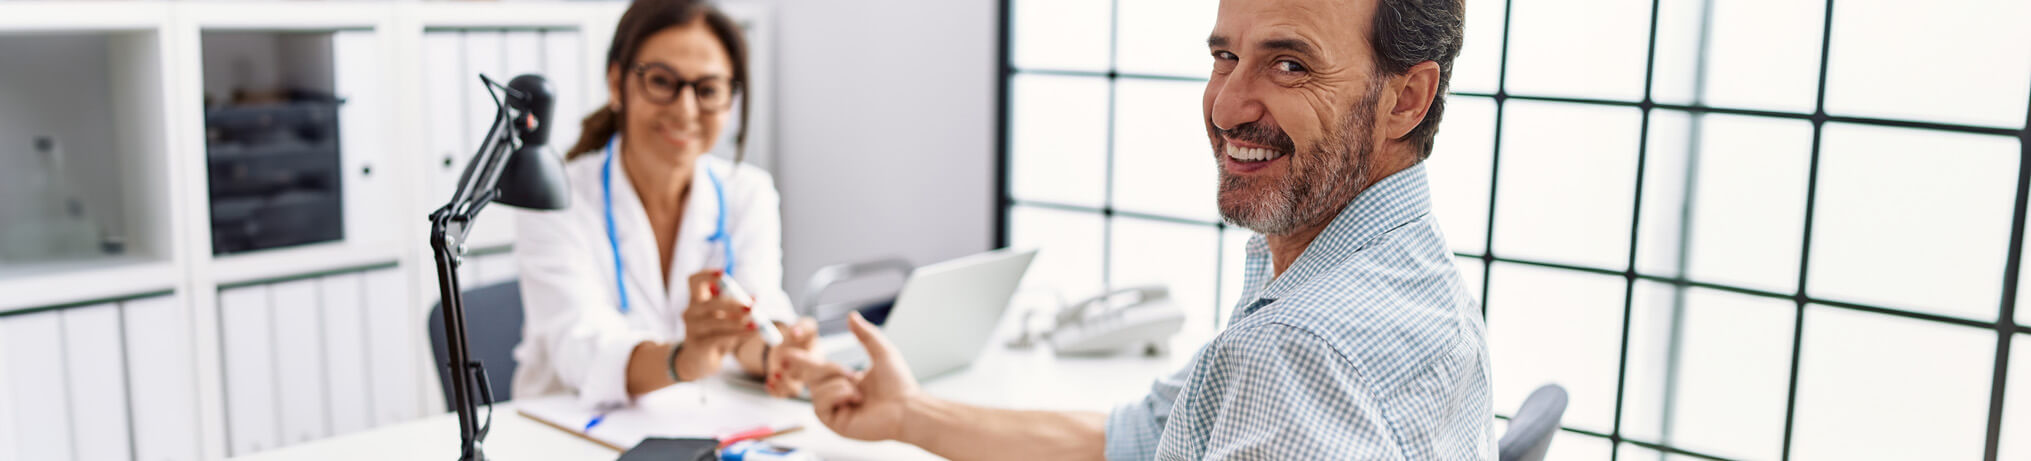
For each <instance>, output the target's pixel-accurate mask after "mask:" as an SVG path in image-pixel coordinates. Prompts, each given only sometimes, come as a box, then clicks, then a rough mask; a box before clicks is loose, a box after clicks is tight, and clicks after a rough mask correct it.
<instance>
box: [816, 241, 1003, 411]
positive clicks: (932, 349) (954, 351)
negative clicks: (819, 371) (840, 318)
mask: <svg viewBox="0 0 2031 461" xmlns="http://www.w3.org/2000/svg"><path fill="white" fill-rule="evenodd" d="M1036 255H1037V250H1034V249H1027V250H1011V249H1001V250H995V251H990V252H986V253H981V254H976V255H972V256H967V257H963V258H959V259H954V260H950V261H945V262H941V263H937V264H932V265H929V266H924V267H919V268H917V269H916V270H915V271H911V272H910V278H909V280H907V281H905V282H903V290H902V291H901V292H899V293H897V295H896V304H895V307H893V308H890V310H889V314H888V320H887V321H885V322H883V325H882V326H881V330H882V334H883V336H887V337H888V339H889V342H890V343H892V344H894V345H895V347H896V349H897V350H900V351H902V354H903V360H904V361H906V362H909V365H910V374H912V375H915V376H916V377H917V380H918V381H920V382H921V381H927V380H930V379H931V378H935V377H939V376H943V375H945V374H948V373H951V372H953V371H958V370H960V369H964V368H966V366H967V365H969V364H972V363H973V359H974V358H975V357H979V356H980V353H981V352H982V351H985V350H987V345H988V343H989V342H991V341H992V339H993V337H994V329H995V326H996V325H998V324H999V323H1001V317H1002V313H1003V312H1004V311H1006V310H1007V309H1008V303H1009V299H1010V297H1012V296H1014V295H1015V291H1016V285H1017V284H1018V283H1020V282H1022V278H1023V273H1024V272H1026V271H1028V270H1029V267H1030V260H1031V259H1034V258H1035V257H1036ZM840 336H843V338H839V339H837V340H831V339H830V338H828V339H826V340H821V341H820V342H821V343H822V345H821V346H820V347H821V348H822V349H823V350H824V351H825V357H826V358H827V359H830V360H832V361H833V362H836V363H839V364H841V365H845V366H846V367H847V368H852V369H866V368H867V367H868V365H869V361H868V356H867V350H866V349H863V348H861V346H860V342H859V341H858V340H856V339H854V337H853V334H851V333H847V334H844V335H840Z"/></svg>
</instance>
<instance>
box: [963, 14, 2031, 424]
mask: <svg viewBox="0 0 2031 461" xmlns="http://www.w3.org/2000/svg"><path fill="white" fill-rule="evenodd" d="M1215 3H1216V2H1213V1H1210V0H1194V1H1189V2H1183V3H1179V2H1164V1H1157V0H1113V1H1102V2H1095V1H1080V0H1005V1H1004V4H1005V7H1006V8H1005V11H1006V12H1008V13H1009V14H1008V16H1007V20H1008V21H1009V26H1008V28H1007V29H1006V32H1007V33H1008V35H1009V36H1008V37H1007V40H1006V47H1007V49H1006V50H1004V51H1005V53H1004V56H1008V58H1007V59H1005V60H1004V62H1003V66H1004V82H1003V89H1004V92H1005V94H1004V97H1005V100H1006V104H1007V105H1006V106H1005V107H1004V110H1005V111H1006V112H1005V123H1004V126H1003V135H1004V137H1005V139H1004V140H1003V141H1004V143H1003V145H1002V146H1001V148H1002V150H1001V152H1002V155H1004V156H1005V157H1004V159H1003V165H1004V170H1003V174H1004V175H1005V176H1004V183H1005V185H1006V187H1005V189H1004V192H1003V194H1002V197H1003V200H1002V204H1003V205H1002V206H1003V209H1002V216H1003V219H1004V220H1005V222H1004V226H1003V232H1005V235H1003V236H1001V238H1000V241H1001V242H1002V243H1017V244H1022V245H1035V246H1041V247H1043V248H1044V249H1045V253H1044V256H1042V257H1043V258H1045V259H1042V260H1040V261H1039V263H1038V264H1039V265H1040V266H1041V265H1050V266H1051V267H1052V268H1054V270H1052V271H1050V272H1051V274H1052V275H1051V276H1050V277H1033V278H1032V279H1031V282H1032V283H1039V284H1045V285H1047V286H1049V287H1050V288H1054V289H1058V290H1061V291H1064V292H1063V293H1062V294H1063V295H1064V297H1067V298H1070V297H1076V296H1083V295H1086V294H1090V293H1091V292H1097V291H1100V290H1103V289H1106V288H1119V287H1125V286H1129V285H1132V284H1137V283H1147V282H1157V283H1167V284H1170V285H1171V286H1172V287H1173V291H1174V297H1176V298H1177V299H1178V300H1179V301H1180V302H1183V303H1188V305H1189V306H1190V308H1191V309H1192V315H1193V316H1194V317H1193V318H1192V320H1191V323H1190V325H1192V326H1191V327H1190V329H1192V330H1193V331H1194V332H1195V333H1207V332H1210V331H1217V329H1218V328H1219V327H1220V326H1221V325H1222V324H1223V321H1224V320H1225V319H1224V318H1222V317H1223V316H1224V315H1226V312H1227V310H1228V309H1229V308H1231V307H1232V305H1233V304H1234V303H1235V302H1237V301H1238V298H1239V295H1240V291H1241V289H1242V287H1241V281H1240V280H1239V278H1240V277H1239V276H1240V274H1239V273H1240V271H1239V267H1240V264H1241V261H1240V259H1241V255H1242V254H1243V251H1242V248H1241V246H1242V245H1244V242H1245V241H1246V239H1247V237H1248V235H1249V233H1248V232H1247V231H1246V230H1245V229H1238V228H1231V227H1228V226H1226V225H1223V224H1221V223H1220V222H1219V217H1218V214H1217V212H1216V211H1217V210H1215V206H1214V204H1213V197H1214V193H1213V192H1214V186H1215V184H1214V179H1213V178H1214V177H1215V176H1216V172H1215V170H1214V169H1213V168H1209V165H1206V164H1204V163H1203V161H1202V160H1200V159H1202V158H1204V157H1206V156H1208V155H1209V154H1208V148H1207V147H1206V145H1205V141H1204V140H1205V134H1204V132H1203V130H1204V128H1203V124H1202V123H1201V122H1200V120H1199V119H1198V118H1197V115H1198V114H1199V113H1200V111H1199V110H1198V109H1199V107H1198V104H1199V100H1200V99H1199V96H1200V94H1201V90H1202V88H1203V85H1204V82H1205V77H1206V74H1207V71H1208V70H1209V69H1210V60H1209V58H1208V57H1206V56H1205V53H1204V50H1203V44H1202V40H1203V38H1204V36H1205V33H1206V31H1208V30H1210V28H1211V24H1212V21H1213V20H1214V18H1215V16H1216V11H1215V7H1216V5H1215ZM1467 5H1468V6H1467V8H1468V12H1467V15H1468V20H1467V24H1468V28H1467V31H1466V37H1465V40H1466V43H1465V47H1464V49H1463V51H1462V53H1461V55H1460V57H1459V58H1458V60H1457V61H1455V67H1454V71H1455V74H1454V76H1453V79H1452V90H1453V91H1454V93H1452V94H1451V95H1450V96H1448V109H1449V110H1447V111H1446V118H1445V120H1444V122H1443V123H1444V124H1443V125H1442V129H1441V130H1440V135H1439V141H1438V143H1437V147H1436V148H1437V151H1436V152H1435V153H1434V154H1433V156H1432V157H1431V159H1430V160H1428V161H1427V164H1428V166H1427V168H1428V171H1429V172H1430V175H1431V184H1432V187H1433V189H1434V190H1433V191H1432V196H1433V198H1434V203H1435V208H1436V209H1435V210H1434V214H1435V215H1436V216H1437V219H1438V221H1439V223H1440V225H1441V226H1442V227H1443V228H1444V229H1445V231H1446V234H1447V236H1448V238H1450V239H1451V240H1452V242H1451V244H1452V246H1453V250H1454V252H1455V255H1456V256H1457V257H1458V263H1459V267H1460V269H1461V271H1462V272H1463V274H1462V275H1463V276H1464V277H1465V278H1466V279H1467V280H1468V281H1469V283H1472V284H1473V286H1477V287H1479V288H1480V290H1481V291H1480V293H1479V294H1480V295H1481V297H1482V299H1484V300H1486V302H1485V303H1484V307H1485V309H1486V315H1487V317H1486V318H1487V321H1488V325H1489V344H1490V349H1491V355H1492V358H1493V360H1494V363H1493V364H1491V366H1492V367H1493V368H1494V371H1495V374H1494V375H1495V376H1494V379H1495V382H1494V392H1495V396H1494V397H1495V400H1494V401H1495V403H1496V407H1495V410H1496V413H1497V414H1496V415H1494V416H1495V417H1496V418H1498V419H1500V418H1503V417H1505V416H1506V415H1507V414H1508V413H1509V412H1511V411H1514V410H1515V407H1516V405H1517V404H1518V403H1520V402H1521V400H1522V398H1523V397H1524V396H1525V395H1527V394H1528V393H1529V391H1531V390H1532V389H1534V388H1536V387H1537V386H1538V385H1541V384H1544V383H1546V382H1557V383H1559V384H1561V385H1564V386H1565V387H1567V389H1568V390H1569V391H1571V393H1572V400H1571V404H1570V406H1569V408H1568V410H1567V413H1566V416H1565V419H1564V420H1563V425H1564V427H1565V431H1564V432H1562V433H1561V434H1559V438H1558V439H1557V440H1556V441H1555V442H1554V444H1553V451H1554V452H1555V453H1556V454H1554V455H1553V456H1554V457H1557V458H1572V459H1621V457H1623V456H1628V457H1630V458H1629V459H1662V458H1666V457H1670V458H1686V457H1691V458H1713V459H1781V458H1810V459H1818V458H1850V457H1857V456H1859V457H1890V458H1915V457H1916V458H1935V457H1937V458H1949V457H1950V458H1974V457H1977V456H1986V457H1990V458H1995V457H1997V456H2001V457H2003V458H2009V457H2011V456H2022V455H2023V454H2024V453H2027V452H2031V444H2027V443H2025V442H2024V441H2023V440H2022V439H2023V437H2021V436H2022V435H2024V434H2031V403H2027V402H2031V395H2027V394H2025V392H2027V391H2026V389H2031V382H2026V381H2027V379H2031V371H2027V370H2031V356H2027V353H2031V326H2027V324H2031V314H2027V313H2024V312H2021V311H2020V310H2019V309H2018V306H2019V305H2020V303H2019V301H2023V300H2031V295H2027V294H2024V293H2023V292H2022V291H2020V289H2019V288H2020V282H2021V279H2023V278H2025V277H2031V276H2025V275H2023V274H2022V272H2023V271H2022V270H2021V267H2022V265H2023V259H2024V257H2025V253H2026V250H2025V248H2024V229H2025V220H2026V218H2025V214H2026V213H2025V208H2026V203H2025V202H2026V197H2027V195H2031V194H2027V192H2031V177H2027V173H2031V167H2027V165H2025V164H2024V160H2025V159H2031V149H2027V147H2026V144H2027V142H2031V128H2027V126H2026V124H2027V120H2026V119H2027V109H2031V29H2025V28H2021V27H2017V26H2016V25H2018V24H2023V23H2025V22H2026V21H2031V3H2026V2H2021V1H2013V0H1946V1H1939V2H1882V1H1876V2H1833V1H1817V0H1803V1H1795V2H1775V3H1771V2H1758V1H1754V0H1651V1H1648V2H1642V1H1638V2H1630V1H1620V0H1503V1H1494V0H1487V1H1481V0H1476V1H1471V2H1467ZM1943 69H1952V71H1950V72H1944V71H1943ZM1943 72H1944V73H1943ZM1919 88H1922V89H1923V90H1922V91H1923V93H1922V94H1921V93H1919V91H1921V90H1917V89H1919ZM1059 267H1063V269H1055V268H1059ZM1207 303H1211V304H1212V305H1205V304H1207ZM2027 310H2031V309H2027ZM1208 329H1211V330H1210V331H1209V330H1208ZM1187 336H1189V337H1191V338H1195V339H1194V340H1199V339H1203V338H1204V335H1203V334H1194V335H1187ZM2013 352H2014V354H2013ZM2011 364H2014V365H2017V366H2015V367H2007V365H2011ZM1885 370H1894V371H1892V372H1886V371H1885ZM2012 390H2014V391H2015V392H2009V391H2012ZM2005 394H2009V396H2010V397H2012V398H2009V399H2005ZM1898 396H1904V397H1898ZM1496 427H1497V428H1498V429H1497V430H1500V428H1501V427H1502V425H1501V424H1498V425H1497V426H1496ZM1864 438H1866V439H1869V440H1880V441H1882V443H1875V444H1869V445H1855V444H1853V443H1851V442H1852V441H1853V440H1857V439H1864ZM2012 442H2016V443H2014V444H2013V443H2012ZM1865 448H1866V449H1868V450H1870V451H1868V452H1859V453H1858V452H1856V451H1854V450H1858V449H1865Z"/></svg>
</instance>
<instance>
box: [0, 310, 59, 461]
mask: <svg viewBox="0 0 2031 461" xmlns="http://www.w3.org/2000/svg"><path fill="white" fill-rule="evenodd" d="M61 315H62V313H61V312H54V311H51V312H38V313H34V314H23V315H15V316H11V317H0V343H4V344H0V349H5V350H6V352H7V357H6V365H7V368H6V370H5V371H6V375H5V377H6V378H7V387H8V388H9V391H10V392H9V395H6V396H5V397H6V398H7V399H8V403H9V404H11V405H10V406H12V408H9V409H8V411H7V412H6V413H5V414H0V418H8V419H11V420H12V421H11V425H12V426H13V428H14V430H13V431H12V432H13V436H12V437H11V438H12V439H13V441H14V442H13V444H12V445H13V446H11V447H6V448H10V450H8V451H11V453H8V452H0V457H10V458H11V459H71V458H73V457H74V456H73V454H72V453H71V419H70V417H71V415H70V409H69V408H67V405H68V403H69V401H70V390H69V389H68V388H67V387H65V386H64V371H63V366H64V363H63V362H64V357H63V346H64V344H63V325H62V323H63V322H61V321H60V320H59V317H60V316H61Z"/></svg>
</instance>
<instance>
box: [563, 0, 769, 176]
mask: <svg viewBox="0 0 2031 461" xmlns="http://www.w3.org/2000/svg"><path fill="white" fill-rule="evenodd" d="M699 18H704V20H705V26H706V27H707V28H710V29H712V35H713V36H715V37H718V38H719V44H720V45H721V46H724V47H726V57H727V59H728V60H731V61H733V76H732V77H733V78H732V80H733V94H734V96H735V97H737V98H740V120H738V121H736V122H737V123H739V124H740V129H739V130H738V131H736V132H735V133H734V137H733V145H734V157H733V159H734V160H733V161H734V162H735V163H739V162H740V161H741V159H742V158H743V157H746V156H747V142H748V112H749V110H748V100H749V99H750V98H748V95H747V94H746V92H747V88H748V45H747V40H746V39H744V38H742V37H741V29H740V25H739V24H737V23H735V22H734V21H733V19H732V18H728V17H727V16H726V14H725V13H721V12H720V11H719V9H718V8H714V7H712V5H710V4H708V3H707V2H705V1H702V0H635V1H634V2H633V3H632V4H630V5H628V11H627V12H626V13H622V14H621V22H620V24H619V25H616V26H614V41H613V44H612V45H609V46H607V50H606V66H605V67H604V68H606V69H613V68H619V69H621V72H622V73H621V88H620V92H621V94H622V95H623V96H622V97H623V98H625V97H626V96H625V95H626V94H627V92H628V85H627V79H628V75H627V74H628V72H627V69H628V67H629V65H630V64H631V63H633V62H634V60H635V57H636V55H638V54H640V53H641V51H642V43H643V42H647V41H648V40H649V37H650V36H652V35H656V33H657V32H662V31H663V29H668V28H671V27H678V26H682V25H685V24H690V23H691V21H694V20H697V19H699ZM627 110H628V108H627V106H625V105H623V106H621V108H620V111H619V112H616V111H614V110H610V109H608V108H607V107H600V108H599V109H596V110H593V112H592V113H591V114H589V115H586V116H585V121H584V122H583V125H582V126H583V131H581V132H580V134H579V135H578V143H577V144H574V145H572V146H571V150H570V151H567V152H566V153H565V155H564V158H565V159H566V160H570V159H574V158H578V157H579V156H581V155H585V154H588V153H593V152H599V151H600V149H602V148H604V147H606V144H607V140H609V139H612V138H613V136H614V134H615V133H619V132H620V130H621V126H622V121H623V120H625V118H624V116H625V115H626V112H625V111H627ZM717 134H718V133H713V135H717Z"/></svg>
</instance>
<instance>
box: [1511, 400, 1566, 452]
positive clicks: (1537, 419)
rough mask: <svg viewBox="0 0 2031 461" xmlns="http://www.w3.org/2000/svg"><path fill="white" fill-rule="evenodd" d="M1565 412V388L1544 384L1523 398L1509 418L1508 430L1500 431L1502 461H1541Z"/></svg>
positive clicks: (1549, 447)
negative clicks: (1520, 405)
mask: <svg viewBox="0 0 2031 461" xmlns="http://www.w3.org/2000/svg"><path fill="white" fill-rule="evenodd" d="M1565 413H1566V389H1565V388H1563V387H1559V385H1557V384H1546V385H1544V387H1540V388H1537V390H1536V391H1532V392H1531V393H1530V397H1529V398H1525V399H1523V406H1522V407H1521V408H1517V409H1516V415H1514V416H1511V417H1510V418H1509V431H1508V432H1504V433H1503V434H1502V441H1501V442H1498V445H1499V446H1500V447H1501V448H1500V450H1501V452H1502V461H1541V460H1543V459H1544V453H1545V451H1546V450H1549V449H1551V438H1552V435H1553V434H1556V433H1558V430H1559V418H1561V417H1564V416H1565Z"/></svg>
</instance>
